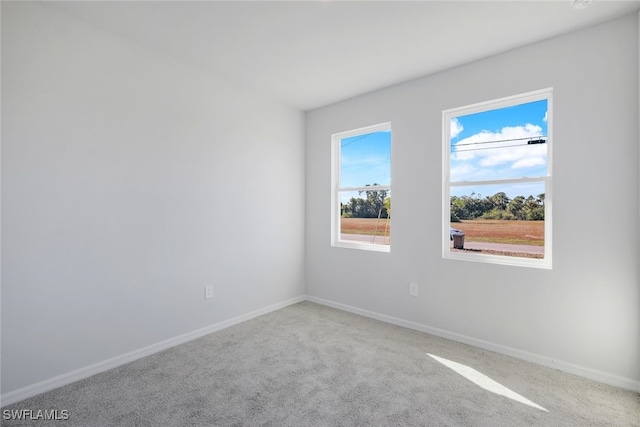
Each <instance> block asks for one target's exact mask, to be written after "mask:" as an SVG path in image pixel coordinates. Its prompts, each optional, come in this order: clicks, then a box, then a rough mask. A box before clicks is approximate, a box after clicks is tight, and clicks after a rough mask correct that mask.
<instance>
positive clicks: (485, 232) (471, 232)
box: [451, 219, 544, 246]
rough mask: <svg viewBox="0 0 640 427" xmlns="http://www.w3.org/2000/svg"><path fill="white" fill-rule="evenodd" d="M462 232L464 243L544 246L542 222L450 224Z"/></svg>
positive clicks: (479, 220)
mask: <svg viewBox="0 0 640 427" xmlns="http://www.w3.org/2000/svg"><path fill="white" fill-rule="evenodd" d="M451 227H453V228H456V229H458V230H462V231H463V232H464V234H465V237H464V239H465V241H468V242H492V243H509V244H515V245H535V246H544V221H505V220H491V219H477V220H473V221H462V222H452V223H451Z"/></svg>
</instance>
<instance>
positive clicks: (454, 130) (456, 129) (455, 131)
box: [451, 117, 464, 139]
mask: <svg viewBox="0 0 640 427" xmlns="http://www.w3.org/2000/svg"><path fill="white" fill-rule="evenodd" d="M463 130H464V127H463V126H462V123H460V122H459V121H458V119H457V118H455V117H454V118H452V119H451V138H452V139H453V138H457V137H458V135H460V132H462V131H463Z"/></svg>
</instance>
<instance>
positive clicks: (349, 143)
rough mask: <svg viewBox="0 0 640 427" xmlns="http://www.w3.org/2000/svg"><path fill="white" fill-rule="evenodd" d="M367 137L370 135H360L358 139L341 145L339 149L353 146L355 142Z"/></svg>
mask: <svg viewBox="0 0 640 427" xmlns="http://www.w3.org/2000/svg"><path fill="white" fill-rule="evenodd" d="M369 135H371V134H370V133H368V134H366V135H362V136H360V137H358V138H356V139H352V140H351V141H349V142H347V143H346V144H342V146H341V147H340V148H341V149H342V148H344V147H346V146H348V145H351V144H353V143H354V142H356V141H360V140H361V139H362V138H366V137H368V136H369Z"/></svg>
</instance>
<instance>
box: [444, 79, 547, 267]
mask: <svg viewBox="0 0 640 427" xmlns="http://www.w3.org/2000/svg"><path fill="white" fill-rule="evenodd" d="M552 119H553V114H552V90H551V89H545V90H540V91H536V92H530V93H527V94H523V95H517V96H512V97H509V98H503V99H499V100H495V101H489V102H484V103H481V104H475V105H470V106H466V107H461V108H455V109H451V110H446V111H444V112H443V140H444V141H443V143H444V147H443V197H444V199H443V230H442V231H443V233H442V239H443V256H444V257H445V258H454V259H465V260H472V261H484V262H491V263H500V264H509V265H520V266H530V267H541V268H551V154H552V143H553V139H552Z"/></svg>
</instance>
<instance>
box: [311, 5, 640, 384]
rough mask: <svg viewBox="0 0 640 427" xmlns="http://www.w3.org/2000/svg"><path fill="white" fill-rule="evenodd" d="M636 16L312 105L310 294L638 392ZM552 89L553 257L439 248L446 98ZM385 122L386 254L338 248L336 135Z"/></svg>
mask: <svg viewBox="0 0 640 427" xmlns="http://www.w3.org/2000/svg"><path fill="white" fill-rule="evenodd" d="M637 22H638V16H637V15H636V14H633V15H630V16H627V17H624V18H621V19H618V20H616V21H612V22H609V23H606V24H603V25H600V26H597V27H592V28H590V29H586V30H583V31H580V32H576V33H573V34H568V35H565V36H562V37H558V38H554V39H551V40H547V41H544V42H541V43H537V44H534V45H530V46H526V47H523V48H520V49H517V50H514V51H510V52H507V53H505V54H502V55H498V56H495V57H491V58H487V59H485V60H481V61H478V62H475V63H472V64H468V65H466V66H462V67H459V68H455V69H452V70H449V71H445V72H442V73H438V74H435V75H432V76H427V77H424V78H422V79H419V80H415V81H412V82H408V83H405V84H401V85H398V86H395V87H392V88H388V89H386V90H381V91H378V92H375V93H371V94H368V95H365V96H361V97H358V98H354V99H351V100H348V101H345V102H342V103H339V104H336V105H332V106H329V107H326V108H321V109H318V110H315V111H311V112H309V113H308V114H307V151H306V165H307V184H306V198H307V211H306V232H307V240H306V247H307V252H306V257H307V268H306V278H307V279H306V283H307V294H308V295H310V296H311V297H312V298H317V299H322V300H324V301H325V302H327V301H328V302H331V303H336V304H339V306H341V307H343V308H349V309H352V310H354V311H359V312H364V313H369V314H372V315H376V316H379V317H383V318H386V319H392V318H395V319H396V320H399V321H406V322H407V324H412V325H416V326H420V327H424V329H430V328H434V329H433V330H437V329H440V330H441V332H443V333H444V334H445V335H448V336H456V337H458V338H460V339H463V340H466V341H468V342H473V343H475V344H478V345H483V346H485V347H487V348H492V349H496V350H500V351H504V352H507V353H511V354H516V355H520V356H523V357H528V358H529V359H531V360H536V361H541V362H545V361H546V362H548V363H547V364H550V365H553V364H555V363H557V364H558V366H559V367H561V368H563V369H565V370H569V371H573V372H576V373H580V374H583V375H585V376H591V377H593V378H597V379H600V380H603V381H606V382H609V383H612V384H616V385H621V386H623V387H628V388H634V389H636V390H637V389H638V388H639V387H640V383H639V382H638V381H639V380H640V290H639V284H638V264H639V263H638V259H639V252H638V245H639V242H638V240H639V224H638V193H639V192H638V182H639V177H638V166H639V165H638V158H639V157H638V46H637V44H638V36H637V31H638V29H637ZM416 54H421V53H420V52H416ZM424 54H425V55H428V54H429V53H428V52H424ZM546 87H553V88H554V109H555V116H554V120H555V121H554V137H555V141H554V182H553V191H554V199H553V204H554V206H553V224H554V231H553V232H554V234H553V237H554V241H553V269H552V270H540V269H533V268H519V267H508V266H501V265H489V264H482V263H472V262H463V261H456V260H443V259H442V255H441V243H440V236H441V191H442V190H441V188H442V175H441V174H442V160H441V158H442V154H441V153H442V148H441V146H442V142H441V138H442V137H441V135H442V130H441V126H442V125H441V120H442V110H444V109H448V108H453V107H458V106H463V105H468V104H472V103H476V102H481V101H486V100H491V99H495V98H500V97H504V96H508V95H514V94H519V93H524V92H528V91H532V90H536V89H543V88H546ZM386 121H390V122H391V124H392V128H393V137H392V138H393V147H392V185H393V190H392V191H393V214H394V215H393V219H392V230H393V233H392V246H391V253H388V254H387V253H379V252H367V251H357V250H349V249H341V248H332V247H331V246H330V181H331V180H330V164H331V161H330V160H331V159H330V135H331V134H332V133H334V132H340V131H346V130H349V129H354V128H359V127H362V126H367V125H372V124H376V123H381V122H386ZM410 281H414V282H417V283H418V284H419V286H420V295H419V296H418V297H410V296H409V295H408V284H409V282H410ZM411 322H413V323H411ZM435 328H437V329H435ZM456 334H457V335H456Z"/></svg>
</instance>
